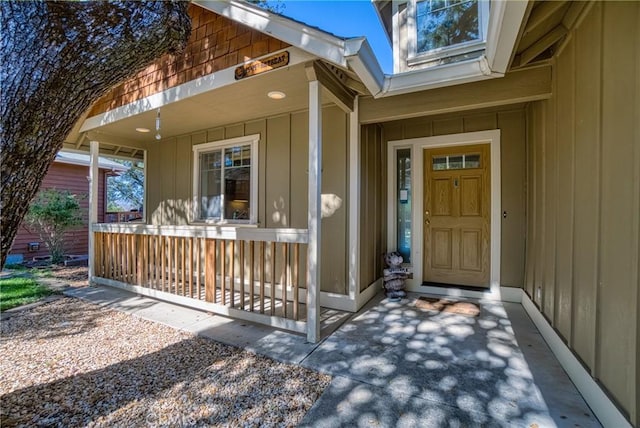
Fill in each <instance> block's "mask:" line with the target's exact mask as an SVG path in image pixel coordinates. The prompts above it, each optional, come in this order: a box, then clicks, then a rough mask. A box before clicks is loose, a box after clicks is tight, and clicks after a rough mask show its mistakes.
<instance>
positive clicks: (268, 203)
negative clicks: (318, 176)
mask: <svg viewBox="0 0 640 428" xmlns="http://www.w3.org/2000/svg"><path fill="white" fill-rule="evenodd" d="M322 114H323V118H322V121H323V122H322V123H323V126H322V136H323V153H322V156H323V170H322V193H323V198H328V200H331V202H332V203H333V204H334V206H335V204H336V203H337V204H338V205H339V207H338V208H337V209H336V210H335V212H333V213H332V214H331V215H329V216H326V217H324V218H323V219H322V291H326V292H332V293H338V294H347V237H348V231H347V224H348V222H347V215H348V211H347V208H348V200H347V198H348V194H347V189H348V188H349V187H348V186H349V183H348V171H347V159H348V131H349V129H348V116H347V115H346V114H345V113H344V112H342V110H340V109H339V108H337V107H333V106H332V107H325V108H323V112H322ZM308 117H309V115H308V112H306V111H302V112H296V113H289V114H283V115H278V116H273V117H267V118H264V119H259V120H253V121H250V122H245V123H239V124H232V125H228V126H224V127H219V128H213V129H207V130H202V131H197V132H193V133H190V134H187V135H182V136H178V137H174V138H166V139H163V140H161V141H159V142H157V143H153V144H151V145H150V147H149V150H148V162H147V163H148V190H147V195H148V203H147V207H148V211H149V221H150V223H151V224H155V225H184V224H188V223H189V222H190V221H191V211H190V210H191V204H192V202H191V200H192V197H193V190H192V187H193V151H192V147H193V146H194V145H197V144H203V143H207V142H212V141H220V140H225V139H229V138H234V137H241V136H245V135H253V134H260V141H259V147H258V152H259V155H258V162H259V164H258V186H259V187H258V222H259V227H266V228H302V229H306V228H307V207H308V165H309V160H308V153H309V132H308V129H309V118H308ZM203 227H207V226H204V225H203ZM305 260H306V259H305Z"/></svg>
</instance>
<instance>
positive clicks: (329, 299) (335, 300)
mask: <svg viewBox="0 0 640 428" xmlns="http://www.w3.org/2000/svg"><path fill="white" fill-rule="evenodd" d="M320 306H322V307H324V308H331V309H337V310H339V311H345V312H356V311H357V308H356V301H355V299H351V298H350V297H349V296H346V295H344V294H338V293H330V292H327V291H321V292H320Z"/></svg>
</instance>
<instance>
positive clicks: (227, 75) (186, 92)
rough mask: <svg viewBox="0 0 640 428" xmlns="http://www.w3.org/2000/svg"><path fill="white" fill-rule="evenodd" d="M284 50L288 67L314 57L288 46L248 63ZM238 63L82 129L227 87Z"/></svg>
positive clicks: (87, 122)
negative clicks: (287, 55)
mask: <svg viewBox="0 0 640 428" xmlns="http://www.w3.org/2000/svg"><path fill="white" fill-rule="evenodd" d="M214 3H215V2H214ZM284 51H289V66H288V67H284V69H287V68H289V67H291V66H294V65H296V64H302V63H306V62H307V61H310V60H313V59H314V57H313V56H312V55H310V54H308V53H307V52H305V51H304V50H302V49H299V48H296V47H288V48H286V49H281V50H279V51H276V52H271V53H269V54H267V55H263V56H261V57H258V58H252V59H251V60H250V61H246V62H245V64H246V63H248V62H252V61H255V60H256V59H260V58H263V57H267V56H271V55H274V54H276V53H278V52H284ZM237 66H238V65H234V66H233V67H228V68H225V69H223V70H219V71H216V72H215V73H211V74H208V75H206V76H203V77H199V78H197V79H195V80H190V81H188V82H186V83H183V84H182V85H178V86H174V87H172V88H169V89H166V90H164V91H162V92H158V93H155V94H152V95H149V96H148V97H145V98H142V99H140V100H138V101H134V102H132V103H129V104H126V105H123V106H120V107H117V108H115V109H113V110H109V111H107V112H105V113H101V114H98V115H95V116H92V117H89V118H87V119H86V120H85V121H84V123H83V124H82V127H81V128H80V131H79V132H86V131H90V130H92V129H96V128H100V127H101V126H104V125H108V124H110V123H114V122H118V121H120V120H122V119H126V118H128V117H131V116H135V115H138V114H141V113H144V112H147V111H153V110H157V109H158V108H160V107H163V106H165V105H168V104H171V103H175V102H178V101H183V100H185V99H187V98H191V97H193V96H196V95H200V94H203V93H206V92H209V91H213V90H215V89H219V88H223V87H225V86H229V85H233V84H235V83H237V81H236V79H235V69H236V67H237ZM278 70H282V69H281V68H280V69H276V70H272V71H268V72H266V73H276V72H278Z"/></svg>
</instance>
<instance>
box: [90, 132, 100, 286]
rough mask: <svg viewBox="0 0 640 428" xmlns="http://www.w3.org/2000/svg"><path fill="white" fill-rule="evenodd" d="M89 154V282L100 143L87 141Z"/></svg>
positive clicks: (91, 273)
mask: <svg viewBox="0 0 640 428" xmlns="http://www.w3.org/2000/svg"><path fill="white" fill-rule="evenodd" d="M89 147H90V150H91V156H90V161H89V284H90V285H91V283H92V282H93V278H94V277H95V273H96V270H95V263H94V257H95V241H94V235H93V230H92V226H93V225H94V224H96V223H97V222H98V179H99V178H98V177H99V175H100V170H99V169H98V154H99V153H100V143H99V142H97V141H93V140H92V141H91V142H90V143H89Z"/></svg>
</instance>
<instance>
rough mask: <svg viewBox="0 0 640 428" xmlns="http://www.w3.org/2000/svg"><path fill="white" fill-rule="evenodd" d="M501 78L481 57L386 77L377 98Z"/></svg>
mask: <svg viewBox="0 0 640 428" xmlns="http://www.w3.org/2000/svg"><path fill="white" fill-rule="evenodd" d="M502 76H503V74H500V73H494V72H492V71H491V70H490V69H489V67H488V65H487V60H486V58H485V57H484V56H481V57H480V58H477V59H474V60H470V61H464V62H458V63H454V64H447V65H443V66H440V67H434V68H431V69H428V70H419V71H413V72H406V73H402V74H395V75H393V76H388V77H387V78H386V79H385V88H384V91H383V93H381V94H380V95H379V96H378V97H382V96H392V95H400V94H405V93H408V92H417V91H423V90H426V89H435V88H441V87H443V86H451V85H460V84H463V83H469V82H475V81H478V80H485V79H492V78H496V77H502ZM378 97H376V98H378Z"/></svg>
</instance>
